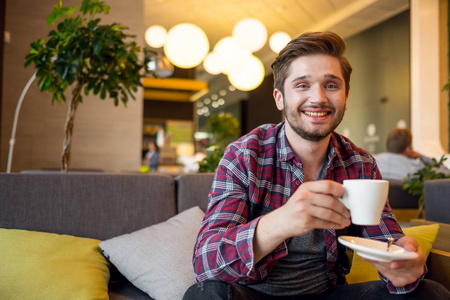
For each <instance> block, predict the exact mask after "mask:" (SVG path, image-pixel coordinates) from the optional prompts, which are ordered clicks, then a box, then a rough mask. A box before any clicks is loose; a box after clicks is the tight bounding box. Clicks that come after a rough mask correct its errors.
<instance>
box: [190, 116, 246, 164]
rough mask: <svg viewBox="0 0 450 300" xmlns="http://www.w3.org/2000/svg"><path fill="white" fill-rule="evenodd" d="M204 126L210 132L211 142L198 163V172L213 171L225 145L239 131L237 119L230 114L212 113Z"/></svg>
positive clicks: (235, 137)
mask: <svg viewBox="0 0 450 300" xmlns="http://www.w3.org/2000/svg"><path fill="white" fill-rule="evenodd" d="M205 127H206V129H207V130H208V131H210V132H211V134H212V143H211V145H210V147H208V148H207V149H206V157H205V158H204V159H203V160H202V161H201V162H200V163H199V170H198V172H199V173H206V172H215V171H216V169H217V166H218V165H219V162H220V160H221V158H222V156H223V154H224V151H225V148H226V146H227V145H228V144H229V143H230V142H232V141H234V140H236V139H237V138H238V136H239V135H240V133H241V129H240V126H239V121H238V120H237V119H236V118H234V117H232V116H231V114H225V113H221V114H218V115H213V116H211V117H209V119H208V121H207V123H206V126H205Z"/></svg>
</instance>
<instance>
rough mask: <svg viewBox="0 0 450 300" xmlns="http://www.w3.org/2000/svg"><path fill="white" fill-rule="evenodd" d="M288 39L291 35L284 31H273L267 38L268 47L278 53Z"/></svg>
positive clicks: (289, 39)
mask: <svg viewBox="0 0 450 300" xmlns="http://www.w3.org/2000/svg"><path fill="white" fill-rule="evenodd" d="M290 41H291V37H290V36H289V34H287V33H286V32H282V31H278V32H275V33H274V34H272V36H271V37H270V39H269V45H270V49H272V51H273V52H275V53H279V52H280V51H281V50H282V49H283V48H284V47H285V46H286V45H287V43H289V42H290Z"/></svg>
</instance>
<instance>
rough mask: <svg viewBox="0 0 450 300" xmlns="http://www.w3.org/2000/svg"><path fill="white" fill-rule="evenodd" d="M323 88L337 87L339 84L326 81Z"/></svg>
mask: <svg viewBox="0 0 450 300" xmlns="http://www.w3.org/2000/svg"><path fill="white" fill-rule="evenodd" d="M325 88H326V89H338V88H339V86H338V85H337V84H334V83H328V84H326V85H325Z"/></svg>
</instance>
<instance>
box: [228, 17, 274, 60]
mask: <svg viewBox="0 0 450 300" xmlns="http://www.w3.org/2000/svg"><path fill="white" fill-rule="evenodd" d="M233 37H234V38H235V39H236V40H237V41H238V43H239V44H241V46H242V47H244V48H245V49H247V50H249V51H251V52H256V51H258V50H260V49H261V48H262V47H263V46H264V44H265V43H266V41H267V30H266V27H265V26H264V24H263V23H262V22H261V21H259V20H257V19H252V18H247V19H243V20H240V21H239V22H237V23H236V25H234V28H233Z"/></svg>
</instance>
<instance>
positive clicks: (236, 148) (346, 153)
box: [193, 122, 423, 293]
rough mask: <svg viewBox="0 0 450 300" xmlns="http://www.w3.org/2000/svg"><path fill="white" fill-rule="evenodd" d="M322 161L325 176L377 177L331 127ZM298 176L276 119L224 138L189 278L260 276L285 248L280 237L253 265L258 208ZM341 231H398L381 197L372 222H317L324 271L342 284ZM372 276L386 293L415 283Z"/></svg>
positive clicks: (280, 195)
mask: <svg viewBox="0 0 450 300" xmlns="http://www.w3.org/2000/svg"><path fill="white" fill-rule="evenodd" d="M326 164H327V165H326V170H327V171H326V175H325V179H330V180H334V181H337V182H340V183H342V181H343V180H344V179H349V178H350V179H354V178H360V179H381V175H380V173H379V171H378V168H377V166H376V163H375V160H374V159H373V157H372V156H371V155H370V154H369V153H367V152H366V151H364V150H362V149H360V148H358V147H356V146H355V145H354V144H353V143H352V142H350V141H349V140H348V139H347V138H345V137H343V136H341V135H339V134H337V133H335V132H333V133H332V135H331V139H330V145H329V148H328V160H327V162H326ZM303 178H304V176H303V169H302V165H301V162H300V161H299V160H298V159H297V158H296V156H295V154H294V152H293V150H292V149H291V147H290V145H289V142H288V141H287V138H286V134H285V127H284V123H283V122H282V123H280V124H278V125H263V126H260V127H258V128H256V129H255V130H253V131H252V132H250V133H249V134H247V135H245V136H243V137H242V138H240V139H239V140H238V141H236V142H234V143H231V144H230V145H229V146H228V147H227V149H226V151H225V154H224V156H223V158H222V160H221V162H220V164H219V167H218V169H217V171H216V176H215V179H214V182H213V185H212V188H211V192H210V193H209V204H208V210H207V212H206V214H205V218H204V220H203V222H202V226H201V229H200V232H199V235H198V238H197V243H196V245H195V249H194V259H193V263H194V270H195V272H196V278H197V280H198V281H204V280H220V281H225V282H239V283H241V284H249V283H254V282H257V281H260V280H262V279H264V278H265V277H266V276H267V275H268V273H269V272H270V270H271V269H272V268H273V266H274V265H275V263H276V262H277V260H278V259H279V258H281V257H283V256H286V255H287V254H288V250H287V244H286V242H287V241H285V242H284V243H282V244H280V245H279V246H278V247H277V248H276V249H274V250H273V251H272V253H270V254H269V255H267V256H266V257H264V258H263V259H262V260H261V261H259V262H258V263H257V264H256V265H255V264H254V262H253V236H254V234H255V227H256V224H257V223H258V221H259V219H260V218H261V216H262V215H264V214H266V213H268V212H270V211H272V210H275V209H277V208H278V207H280V206H282V205H283V204H284V203H286V201H287V200H288V199H289V198H290V196H291V195H292V194H293V193H294V192H295V190H296V189H297V188H298V187H299V186H300V185H301V184H302V183H303V181H304V179H303ZM343 234H351V235H358V236H363V237H367V238H372V239H376V240H382V241H387V238H389V237H393V238H395V239H398V238H400V237H401V236H403V232H402V230H401V228H400V226H399V225H398V223H397V221H396V220H395V217H394V215H393V214H392V210H391V208H390V206H389V204H388V203H387V202H386V206H385V208H384V211H383V214H382V220H381V223H380V225H378V226H364V227H363V226H355V225H351V226H350V227H348V228H346V229H344V230H334V229H325V230H324V235H325V240H326V252H327V274H328V277H329V279H330V281H331V282H332V283H333V285H339V284H345V274H348V272H349V268H350V266H349V261H351V257H348V256H347V255H346V252H347V253H348V251H346V248H345V247H344V246H342V245H341V244H340V243H338V242H337V236H339V235H343ZM380 277H381V279H382V280H384V281H385V282H386V283H387V286H388V288H389V290H390V292H391V293H407V292H409V291H411V290H413V289H414V288H415V287H416V286H417V285H418V281H417V282H415V283H413V284H410V285H408V286H405V287H401V288H398V287H394V286H393V285H392V284H391V283H390V282H389V281H388V280H387V279H386V278H385V277H384V276H382V275H380ZM422 277H423V276H422Z"/></svg>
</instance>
